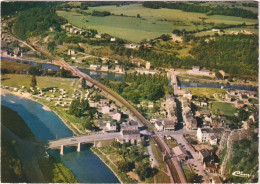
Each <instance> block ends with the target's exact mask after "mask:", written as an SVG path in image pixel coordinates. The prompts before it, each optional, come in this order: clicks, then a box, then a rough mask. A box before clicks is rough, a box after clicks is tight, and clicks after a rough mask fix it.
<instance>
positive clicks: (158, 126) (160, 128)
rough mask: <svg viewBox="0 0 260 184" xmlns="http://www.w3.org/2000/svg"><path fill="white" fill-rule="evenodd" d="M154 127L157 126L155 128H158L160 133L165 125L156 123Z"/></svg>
mask: <svg viewBox="0 0 260 184" xmlns="http://www.w3.org/2000/svg"><path fill="white" fill-rule="evenodd" d="M154 126H155V128H156V129H157V130H158V131H163V125H162V123H160V122H155V124H154Z"/></svg>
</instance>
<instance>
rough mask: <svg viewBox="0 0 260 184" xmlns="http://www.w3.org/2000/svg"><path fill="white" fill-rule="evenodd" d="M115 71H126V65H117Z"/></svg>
mask: <svg viewBox="0 0 260 184" xmlns="http://www.w3.org/2000/svg"><path fill="white" fill-rule="evenodd" d="M114 72H120V73H123V72H124V67H123V66H120V65H116V66H115V70H114Z"/></svg>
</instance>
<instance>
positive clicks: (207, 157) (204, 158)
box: [199, 149, 212, 163]
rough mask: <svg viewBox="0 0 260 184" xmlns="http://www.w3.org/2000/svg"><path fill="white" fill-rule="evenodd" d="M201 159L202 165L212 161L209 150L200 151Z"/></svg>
mask: <svg viewBox="0 0 260 184" xmlns="http://www.w3.org/2000/svg"><path fill="white" fill-rule="evenodd" d="M199 158H200V161H201V163H204V162H210V161H211V160H212V157H211V155H210V152H209V150H207V149H202V150H200V151H199Z"/></svg>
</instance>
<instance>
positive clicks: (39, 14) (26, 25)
mask: <svg viewBox="0 0 260 184" xmlns="http://www.w3.org/2000/svg"><path fill="white" fill-rule="evenodd" d="M65 23H67V20H66V19H64V18H62V17H59V16H58V15H57V14H56V12H55V8H48V7H36V8H31V9H28V10H26V11H24V12H22V13H21V14H20V15H19V16H18V17H17V19H16V20H15V22H14V26H13V28H14V33H15V34H16V35H17V36H18V37H19V38H21V39H23V40H25V39H27V38H29V37H31V36H38V35H40V34H42V33H44V32H45V31H47V30H49V28H50V27H54V28H55V30H60V29H61V25H62V24H65Z"/></svg>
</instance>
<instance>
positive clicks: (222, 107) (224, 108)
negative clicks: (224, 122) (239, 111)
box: [211, 102, 236, 116]
mask: <svg viewBox="0 0 260 184" xmlns="http://www.w3.org/2000/svg"><path fill="white" fill-rule="evenodd" d="M211 109H212V112H213V113H214V114H218V113H219V114H221V115H224V116H233V115H234V113H236V108H235V107H234V106H233V104H230V103H222V102H212V107H211Z"/></svg>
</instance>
